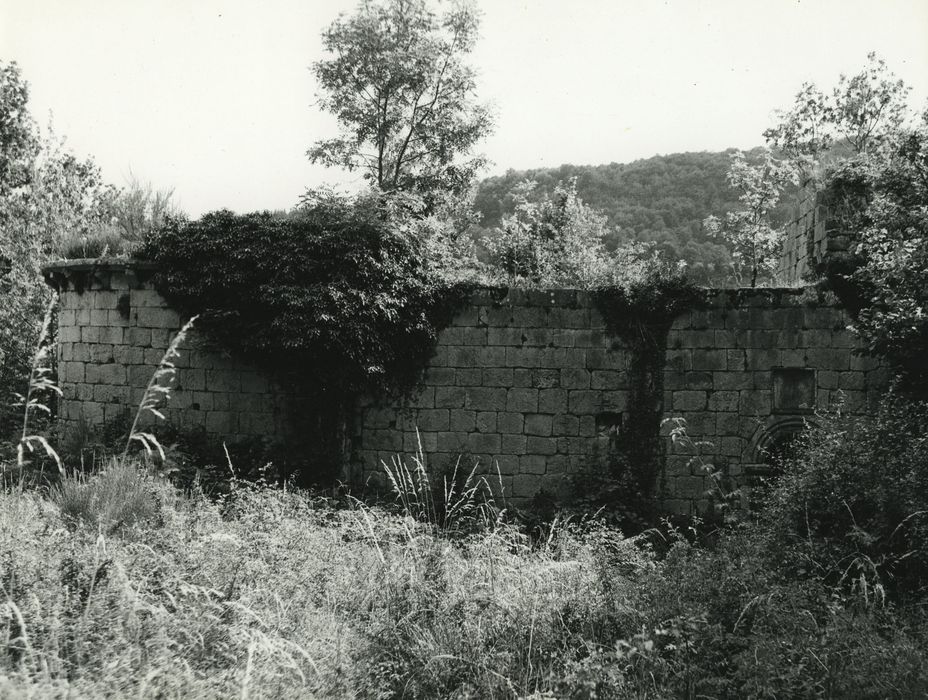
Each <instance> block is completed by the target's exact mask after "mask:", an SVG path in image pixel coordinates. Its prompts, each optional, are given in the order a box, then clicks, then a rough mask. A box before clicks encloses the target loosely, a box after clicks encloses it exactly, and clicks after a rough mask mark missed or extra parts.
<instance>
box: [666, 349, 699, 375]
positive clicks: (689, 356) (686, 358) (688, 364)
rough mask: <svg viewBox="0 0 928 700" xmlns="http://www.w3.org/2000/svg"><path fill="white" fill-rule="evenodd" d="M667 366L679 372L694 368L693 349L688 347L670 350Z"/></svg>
mask: <svg viewBox="0 0 928 700" xmlns="http://www.w3.org/2000/svg"><path fill="white" fill-rule="evenodd" d="M665 366H666V367H668V368H669V369H673V370H676V371H678V372H686V371H688V370H691V369H693V351H692V350H688V349H680V350H668V351H667V355H666V360H665Z"/></svg>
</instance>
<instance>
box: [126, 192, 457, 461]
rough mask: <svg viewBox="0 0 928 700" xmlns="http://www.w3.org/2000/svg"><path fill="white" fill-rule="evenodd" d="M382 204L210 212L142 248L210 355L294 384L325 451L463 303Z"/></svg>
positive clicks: (406, 384) (425, 350)
mask: <svg viewBox="0 0 928 700" xmlns="http://www.w3.org/2000/svg"><path fill="white" fill-rule="evenodd" d="M388 205H389V200H388V199H386V198H379V197H375V196H371V197H362V198H361V199H359V200H357V201H348V200H345V199H342V198H337V197H330V198H326V199H323V200H319V201H317V202H316V203H315V204H312V205H309V206H306V207H304V208H302V209H299V210H296V211H295V212H294V213H292V214H291V215H288V216H274V215H271V214H267V213H264V214H248V215H243V216H239V215H236V214H233V213H231V212H228V211H220V212H216V213H212V214H208V215H206V216H204V217H203V218H202V219H200V220H199V221H194V222H173V223H172V224H170V225H169V226H167V227H166V228H164V229H163V230H161V231H160V232H159V233H158V234H157V235H155V236H154V237H152V238H151V239H150V240H149V241H148V243H147V244H146V246H145V248H144V250H143V255H144V256H145V257H146V258H147V259H149V260H153V261H155V262H157V263H159V266H160V272H159V273H158V274H157V276H156V278H155V284H156V286H157V288H158V290H159V291H160V292H161V293H162V294H163V295H164V297H165V298H166V299H167V300H168V301H169V302H170V303H171V304H172V306H174V308H176V309H178V310H179V311H181V312H183V313H186V314H188V315H193V314H201V317H200V320H199V321H198V327H199V329H200V331H202V332H203V333H205V335H206V337H208V338H209V339H210V340H211V341H212V342H213V343H215V344H216V345H217V346H218V347H220V348H222V349H224V350H226V351H228V352H231V353H233V354H235V355H237V356H239V357H242V358H244V359H246V360H247V361H249V362H251V363H253V364H255V365H257V366H259V367H261V368H264V369H266V370H268V371H269V372H270V373H271V374H272V375H273V376H276V378H277V379H278V380H280V381H281V382H282V383H284V384H295V385H296V387H297V388H298V389H297V390H298V392H299V393H302V394H303V395H305V396H306V397H307V399H309V401H308V404H309V406H310V409H311V412H312V413H313V414H315V415H314V418H313V419H312V420H314V421H316V423H315V425H316V427H317V428H318V432H319V433H320V434H318V435H314V436H313V438H314V439H317V440H320V441H322V442H323V443H331V447H332V449H335V450H337V449H338V447H337V443H338V440H336V439H334V438H333V437H332V434H333V431H334V433H335V434H337V435H343V432H342V431H343V430H344V423H345V421H346V420H347V418H348V415H349V413H350V410H351V408H352V407H353V403H354V401H355V400H356V399H357V398H358V397H359V396H361V395H368V396H374V397H378V396H385V395H396V394H402V393H404V392H406V391H408V390H409V389H411V388H412V387H413V386H414V384H415V382H416V380H417V377H418V373H419V372H420V370H421V369H422V368H423V367H424V366H425V363H426V361H427V360H428V358H429V357H430V355H431V353H432V352H433V346H434V342H435V340H436V336H437V333H438V331H439V330H440V329H441V328H442V327H443V326H444V325H445V324H446V323H448V322H449V321H450V320H451V318H452V315H453V312H454V310H455V309H456V308H457V304H458V303H460V301H462V300H463V299H464V298H466V292H467V288H466V287H465V286H464V285H449V284H447V283H445V282H444V281H443V279H442V278H441V276H440V275H438V274H437V273H436V271H435V270H434V269H433V268H432V267H431V266H430V265H429V264H428V261H427V259H426V256H425V255H424V254H423V244H422V241H421V239H420V238H418V237H417V236H415V235H413V234H412V233H411V232H410V230H409V229H408V227H406V226H404V224H403V220H402V218H401V217H395V216H393V215H392V214H391V212H390V210H389V209H388V208H387V207H388ZM340 456H341V455H340V454H339V455H334V454H333V455H331V457H332V459H336V457H340ZM329 467H330V468H331V467H334V463H332V464H330V465H329ZM323 471H324V470H323ZM329 475H331V474H329Z"/></svg>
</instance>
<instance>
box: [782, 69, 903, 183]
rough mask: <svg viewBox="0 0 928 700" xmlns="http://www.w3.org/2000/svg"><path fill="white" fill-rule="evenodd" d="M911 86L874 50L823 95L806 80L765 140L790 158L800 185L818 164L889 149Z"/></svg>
mask: <svg viewBox="0 0 928 700" xmlns="http://www.w3.org/2000/svg"><path fill="white" fill-rule="evenodd" d="M908 93H909V88H908V87H907V86H906V85H905V83H904V82H903V81H902V80H899V79H897V78H896V76H895V75H893V73H892V72H891V71H890V70H889V69H888V68H887V66H886V62H885V61H883V60H882V59H880V58H878V57H877V55H876V54H875V53H872V52H871V53H870V54H868V55H867V65H866V66H865V67H864V68H863V69H862V70H861V71H860V72H859V73H857V74H856V75H853V76H851V77H848V76H847V75H845V74H841V77H840V78H839V79H838V84H837V86H835V88H834V89H833V90H832V92H831V94H830V95H826V94H825V93H823V92H822V91H821V90H819V88H817V87H816V86H815V85H814V84H812V83H804V84H803V86H802V89H801V90H800V91H799V93H798V94H797V95H796V98H795V100H794V102H793V106H792V108H790V109H789V110H786V111H780V112H779V113H778V116H779V119H780V121H779V123H778V124H776V125H775V126H773V127H771V128H770V129H767V130H766V131H765V132H764V138H766V139H767V144H768V145H769V146H770V147H772V148H774V149H777V150H778V151H780V152H781V153H782V154H783V155H785V156H786V157H787V158H788V159H790V160H791V161H792V162H793V163H794V165H795V166H796V167H797V169H798V171H799V172H800V173H801V175H802V178H801V180H802V184H803V185H805V184H808V182H810V181H812V180H814V179H817V178H819V177H820V176H821V174H822V173H821V169H822V166H823V165H825V164H826V163H827V162H828V161H831V162H834V161H835V160H836V159H840V158H841V157H842V156H843V155H845V154H848V153H850V154H858V155H862V154H869V155H874V154H877V153H879V152H881V151H885V150H886V149H892V147H893V144H892V139H893V135H894V134H897V133H898V132H899V129H900V127H901V126H902V123H903V121H904V119H905V115H906V113H907V106H906V98H907V96H908Z"/></svg>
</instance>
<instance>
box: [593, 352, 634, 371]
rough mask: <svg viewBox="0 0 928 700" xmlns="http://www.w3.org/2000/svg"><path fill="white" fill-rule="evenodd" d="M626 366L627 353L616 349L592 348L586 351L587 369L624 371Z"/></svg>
mask: <svg viewBox="0 0 928 700" xmlns="http://www.w3.org/2000/svg"><path fill="white" fill-rule="evenodd" d="M627 366H628V353H627V352H626V351H625V350H623V349H621V348H617V349H615V350H613V349H612V348H604V349H599V348H592V349H590V350H587V351H586V368H587V369H612V370H620V371H625V369H626V368H627Z"/></svg>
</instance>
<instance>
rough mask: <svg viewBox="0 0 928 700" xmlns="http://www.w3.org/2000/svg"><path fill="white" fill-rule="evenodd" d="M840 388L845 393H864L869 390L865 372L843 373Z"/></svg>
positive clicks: (839, 382)
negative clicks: (863, 391)
mask: <svg viewBox="0 0 928 700" xmlns="http://www.w3.org/2000/svg"><path fill="white" fill-rule="evenodd" d="M838 388H839V389H844V390H845V391H862V390H864V389H866V388H867V382H866V375H865V374H864V373H863V372H841V374H840V378H839V380H838Z"/></svg>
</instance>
